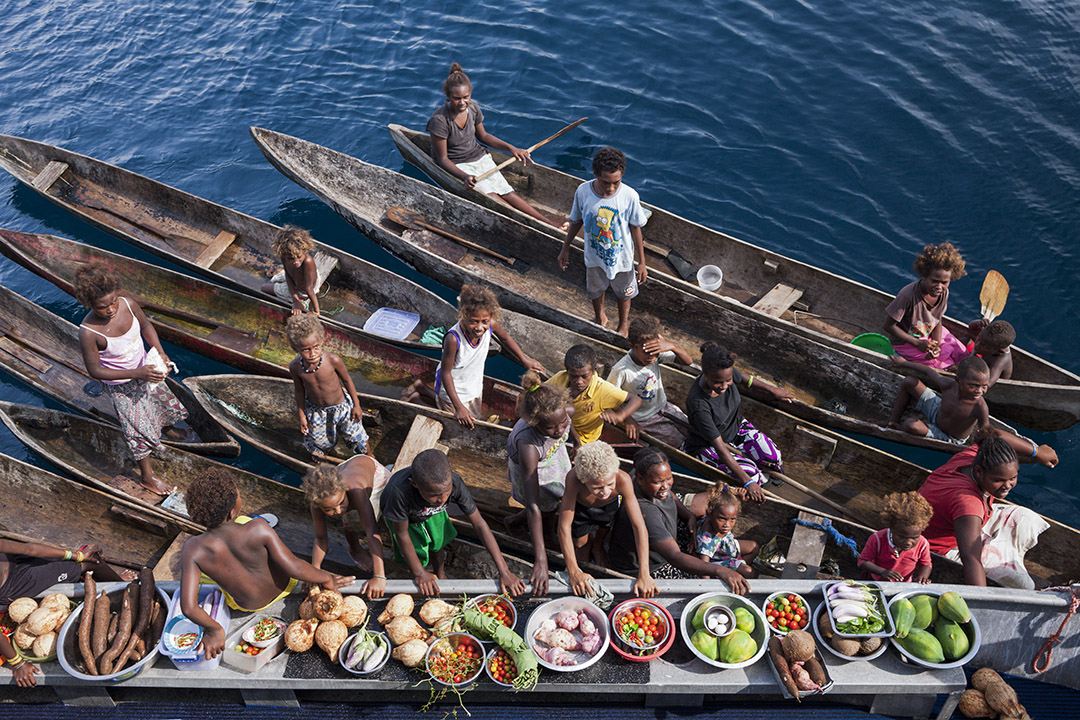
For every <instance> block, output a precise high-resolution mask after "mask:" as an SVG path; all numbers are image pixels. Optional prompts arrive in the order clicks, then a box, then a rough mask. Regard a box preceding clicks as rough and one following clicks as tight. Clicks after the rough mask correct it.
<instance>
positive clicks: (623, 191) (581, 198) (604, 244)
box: [559, 147, 649, 337]
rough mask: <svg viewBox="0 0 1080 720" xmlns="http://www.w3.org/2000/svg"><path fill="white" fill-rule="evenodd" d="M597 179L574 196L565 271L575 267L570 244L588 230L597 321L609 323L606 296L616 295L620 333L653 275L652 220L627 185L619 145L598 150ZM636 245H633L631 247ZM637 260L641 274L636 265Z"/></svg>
mask: <svg viewBox="0 0 1080 720" xmlns="http://www.w3.org/2000/svg"><path fill="white" fill-rule="evenodd" d="M592 168H593V175H594V176H595V179H594V180H589V181H586V182H583V183H582V184H581V185H579V186H578V189H577V191H576V192H574V204H573V207H572V208H571V210H570V227H569V229H567V231H566V239H565V240H564V241H563V246H562V250H561V251H560V252H559V267H560V268H562V269H563V270H566V268H567V267H568V266H569V264H570V243H571V242H572V241H573V239H574V237H575V236H576V235H577V234H578V232H579V231H581V229H582V227H584V228H585V277H586V281H585V294H586V295H587V296H588V298H589V300H591V301H592V305H593V312H594V313H595V318H594V320H595V322H596V323H597V324H598V325H605V324H606V323H607V315H606V314H605V313H604V293H606V292H607V290H608V288H611V292H612V293H613V294H614V295H615V304H616V305H617V306H618V308H619V327H618V328H617V329H616V332H617V333H619V334H620V335H622V336H624V337H625V336H626V334H627V332H628V331H629V322H630V301H631V300H632V299H633V298H635V297H636V296H637V294H638V285H640V284H643V283H644V282H645V280H646V278H647V277H648V275H649V271H648V270H647V269H646V267H645V241H644V239H643V238H642V237H641V227H642V226H643V225H644V224H645V223H646V221H647V220H648V216H647V215H646V214H645V210H644V209H643V208H642V207H641V202H640V201H639V200H638V194H637V192H636V191H635V190H634V189H633V188H631V187H630V186H629V185H623V182H622V177H623V173H624V172H626V156H625V155H623V154H622V151H620V150H616V149H615V148H613V147H602V148H600V149H599V150H597V151H596V155H595V156H593V162H592ZM631 241H632V244H631ZM635 260H637V264H638V267H637V272H636V273H635V272H634V261H635Z"/></svg>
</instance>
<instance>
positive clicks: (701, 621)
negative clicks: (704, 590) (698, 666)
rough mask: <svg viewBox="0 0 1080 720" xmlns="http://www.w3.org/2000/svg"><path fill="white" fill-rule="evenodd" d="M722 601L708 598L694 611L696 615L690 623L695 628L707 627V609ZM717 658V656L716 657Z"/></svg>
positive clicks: (702, 628)
mask: <svg viewBox="0 0 1080 720" xmlns="http://www.w3.org/2000/svg"><path fill="white" fill-rule="evenodd" d="M719 604H720V603H718V602H716V601H715V600H706V601H705V602H703V603H701V604H700V605H698V606H697V610H695V611H694V617H693V619H691V620H690V624H691V625H693V626H694V629H695V630H704V629H705V611H706V610H708V609H709V608H711V607H712V606H713V605H719ZM714 659H715V658H714Z"/></svg>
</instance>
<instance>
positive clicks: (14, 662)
mask: <svg viewBox="0 0 1080 720" xmlns="http://www.w3.org/2000/svg"><path fill="white" fill-rule="evenodd" d="M4 662H6V663H7V666H8V667H9V668H11V669H12V670H14V669H15V668H17V667H19V666H20V665H22V664H23V663H24V662H26V658H24V657H23V656H21V655H19V654H18V653H16V654H15V657H13V658H11V659H10V660H9V659H7V658H4Z"/></svg>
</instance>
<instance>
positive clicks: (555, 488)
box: [505, 370, 580, 595]
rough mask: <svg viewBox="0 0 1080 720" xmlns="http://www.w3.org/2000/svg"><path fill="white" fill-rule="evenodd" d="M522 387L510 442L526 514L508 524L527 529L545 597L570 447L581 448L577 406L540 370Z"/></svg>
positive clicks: (536, 583)
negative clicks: (549, 549) (550, 544)
mask: <svg viewBox="0 0 1080 720" xmlns="http://www.w3.org/2000/svg"><path fill="white" fill-rule="evenodd" d="M521 387H522V390H523V392H522V393H521V395H520V396H519V398H518V415H519V416H520V418H519V419H518V421H517V422H516V423H515V424H514V429H513V430H511V431H510V437H508V438H507V439H506V469H507V474H508V475H509V477H510V497H512V498H514V500H516V501H517V502H519V503H521V504H522V506H523V508H522V510H521V511H520V512H517V513H514V514H513V515H511V516H510V517H508V518H506V521H505V524H506V528H507V530H508V531H510V532H511V533H513V534H515V535H522V534H524V533H523V532H522V530H524V529H527V531H528V534H529V537H530V539H531V540H532V543H533V547H534V548H535V550H536V563H535V565H534V569H533V574H532V586H533V592H534V593H536V594H538V595H542V594H544V593H546V592H547V582H548V577H547V571H548V566H547V553H546V552H545V551H544V545H545V542H546V538H551V537H554V534H555V533H554V525H555V511H556V510H558V508H559V500H561V499H562V496H563V490H564V488H565V483H566V474H567V473H568V472H570V467H571V466H570V453H569V452H568V451H567V443H572V444H573V445H575V446H577V445H580V442H579V441H578V437H577V433H576V432H575V431H574V428H573V424H572V423H571V421H570V419H571V418H572V417H573V416H574V406H573V405H572V404H571V403H570V394H569V393H568V392H567V391H566V388H562V387H555V386H554V385H545V384H543V383H542V382H541V381H540V373H538V372H536V371H534V370H530V371H529V372H527V373H525V375H524V376H522V378H521Z"/></svg>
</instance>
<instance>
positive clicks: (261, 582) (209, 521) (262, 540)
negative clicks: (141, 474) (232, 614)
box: [180, 468, 354, 659]
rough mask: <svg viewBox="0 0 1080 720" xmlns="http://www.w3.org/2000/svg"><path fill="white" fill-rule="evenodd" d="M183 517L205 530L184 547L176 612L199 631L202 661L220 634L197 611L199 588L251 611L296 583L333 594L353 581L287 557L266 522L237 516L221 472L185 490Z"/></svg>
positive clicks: (232, 487) (231, 487)
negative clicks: (211, 587)
mask: <svg viewBox="0 0 1080 720" xmlns="http://www.w3.org/2000/svg"><path fill="white" fill-rule="evenodd" d="M185 501H186V503H187V510H188V514H189V516H190V517H191V519H192V520H193V521H194V522H197V523H199V524H200V525H205V526H206V532H204V533H203V534H202V535H198V536H196V537H193V538H191V539H189V540H188V541H187V542H185V543H184V550H183V553H182V555H181V560H180V563H181V575H180V609H181V612H183V613H184V615H186V616H187V617H188V619H190V620H191V621H192V622H194V623H196V624H198V625H201V626H202V627H203V628H204V629H205V633H204V634H203V641H202V649H203V651H204V652H205V654H206V657H207V658H208V659H210V658H214V657H217V655H218V653H220V652H221V651H222V650H223V649H224V648H225V630H224V628H222V627H221V626H220V625H219V624H218V623H217V622H216V621H215V620H214V619H213V618H212V617H210V616H209V615H208V614H207V613H206V611H205V610H203V609H202V608H201V607H199V584H200V583H216V584H217V585H218V587H220V588H221V592H222V594H224V596H225V602H226V603H227V604H228V606H229V607H230V608H232V609H233V610H238V611H240V612H249V613H255V612H260V611H261V610H265V609H266V608H267V607H269V606H270V605H272V604H274V603H275V602H277V601H278V600H281V599H282V598H284V597H285V596H287V595H288V594H289V593H291V592H292V591H293V589H294V588H295V587H296V586H297V584H298V583H299V582H308V583H312V584H315V585H322V586H323V587H324V588H326V589H327V590H336V589H337V588H339V587H342V586H344V585H348V584H349V583H351V582H352V581H353V579H354V578H353V577H351V576H350V577H341V576H337V575H331V574H330V573H328V572H326V571H325V570H320V569H318V568H316V567H313V566H312V565H311V563H308V562H304V561H303V560H301V559H300V558H298V557H296V556H295V555H293V554H292V552H291V551H290V550H289V548H288V547H286V546H285V543H284V542H282V541H281V538H280V537H278V534H277V533H276V532H274V529H273V528H272V527H270V524H269V523H267V522H262V521H259V520H254V519H252V518H245V517H243V516H241V515H240V506H241V503H240V493H239V491H238V490H237V488H236V481H234V480H233V479H232V477H231V476H230V475H229V473H228V472H227V471H226V470H223V469H221V468H212V469H211V470H209V471H207V472H205V473H204V474H202V475H200V476H199V477H197V478H195V480H194V481H193V482H192V483H191V485H190V486H188V489H187V493H186V495H185Z"/></svg>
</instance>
